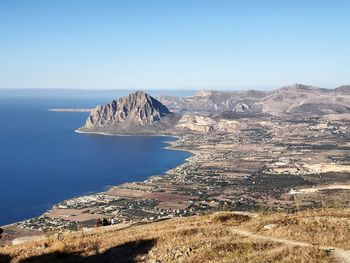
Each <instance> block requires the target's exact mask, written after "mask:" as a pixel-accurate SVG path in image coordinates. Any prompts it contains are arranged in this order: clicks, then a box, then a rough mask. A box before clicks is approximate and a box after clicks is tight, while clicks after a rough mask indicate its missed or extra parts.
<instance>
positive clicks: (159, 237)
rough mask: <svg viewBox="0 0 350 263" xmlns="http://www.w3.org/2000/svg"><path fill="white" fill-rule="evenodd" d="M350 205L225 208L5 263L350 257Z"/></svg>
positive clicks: (95, 236)
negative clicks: (290, 209)
mask: <svg viewBox="0 0 350 263" xmlns="http://www.w3.org/2000/svg"><path fill="white" fill-rule="evenodd" d="M349 217H350V210H349V209H320V210H308V211H303V212H298V213H295V214H285V213H276V214H242V213H238V212H236V213H231V212H218V213H215V214H211V215H202V216H193V217H187V218H176V219H171V220H165V221H159V222H154V223H148V224H139V225H133V226H129V227H125V226H124V227H120V226H118V225H115V226H110V227H103V228H98V229H93V230H89V231H88V230H84V231H78V232H73V233H64V234H63V235H62V236H60V238H57V235H51V236H50V235H49V236H47V237H44V238H43V239H41V240H39V241H33V242H26V243H22V244H19V245H13V246H7V247H3V248H0V254H1V260H0V262H10V260H12V261H11V262H62V261H64V262H349V252H348V251H347V250H349V249H350V243H349V242H348V237H349V235H350V229H349V224H350V220H349Z"/></svg>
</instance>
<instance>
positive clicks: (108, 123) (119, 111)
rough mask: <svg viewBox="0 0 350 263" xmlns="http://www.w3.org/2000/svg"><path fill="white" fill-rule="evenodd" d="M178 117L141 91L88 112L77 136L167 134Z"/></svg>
mask: <svg viewBox="0 0 350 263" xmlns="http://www.w3.org/2000/svg"><path fill="white" fill-rule="evenodd" d="M176 121H177V117H176V116H175V115H174V114H173V113H171V112H170V111H169V110H168V108H167V107H166V106H164V105H163V104H162V103H160V102H159V101H158V100H156V99H155V98H153V97H151V96H150V95H148V94H147V93H145V92H143V91H137V92H135V93H132V94H130V95H128V96H126V97H121V98H119V99H117V100H113V101H111V102H110V103H109V104H106V105H99V106H97V107H96V108H95V109H93V110H92V111H91V114H90V116H89V117H88V118H87V120H86V123H85V125H84V126H83V127H81V128H79V129H78V131H79V132H92V133H94V132H95V133H113V134H152V133H156V132H159V131H163V130H166V129H168V128H170V127H172V126H173V125H174V123H176Z"/></svg>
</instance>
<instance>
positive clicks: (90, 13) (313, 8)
mask: <svg viewBox="0 0 350 263" xmlns="http://www.w3.org/2000/svg"><path fill="white" fill-rule="evenodd" d="M349 11H350V1H348V0H342V1H341V0H327V1H323V0H124V1H118V0H113V1H112V0H111V1H108V0H94V1H93V0H50V1H47V0H0V88H10V89H15V88H54V89H57V88H65V89H203V88H204V89H208V88H210V89H240V90H242V89H251V88H254V89H270V88H278V87H280V86H285V85H289V84H294V83H303V84H311V85H315V86H320V87H325V88H334V87H337V86H340V85H345V84H350V79H349V78H350V74H349V69H350V44H349V43H350V15H349Z"/></svg>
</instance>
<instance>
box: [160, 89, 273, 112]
mask: <svg viewBox="0 0 350 263" xmlns="http://www.w3.org/2000/svg"><path fill="white" fill-rule="evenodd" d="M266 94H267V92H265V91H255V90H248V91H242V92H238V91H234V92H230V91H214V90H202V91H199V92H197V93H196V94H195V95H194V96H192V97H181V98H179V97H175V96H158V97H157V98H158V100H159V101H160V102H162V103H164V105H166V106H167V107H169V109H171V110H173V111H175V112H194V113H202V114H208V113H212V112H217V111H219V112H222V111H228V110H238V109H239V108H241V110H242V105H246V106H244V109H243V110H247V109H248V110H249V111H256V110H257V109H256V108H255V107H251V105H254V103H256V102H258V101H259V100H260V99H261V98H263V97H264V96H265V95H266Z"/></svg>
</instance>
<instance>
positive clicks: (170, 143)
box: [1, 129, 194, 231]
mask: <svg viewBox="0 0 350 263" xmlns="http://www.w3.org/2000/svg"><path fill="white" fill-rule="evenodd" d="M74 132H76V133H80V134H94V135H100V136H130V137H134V136H153V137H170V138H174V139H175V140H174V141H169V140H164V141H163V142H164V143H165V144H166V145H165V146H164V147H162V148H163V149H166V150H173V151H183V152H188V153H190V154H191V155H190V156H189V157H186V158H184V159H183V162H181V163H180V164H178V165H177V166H175V167H172V168H169V169H168V170H166V171H164V172H163V173H161V175H154V174H152V175H149V176H148V177H147V178H146V179H145V180H142V181H132V182H125V183H122V184H118V185H108V186H105V190H104V191H102V192H93V193H89V194H86V195H79V196H75V197H72V198H69V199H65V200H62V201H60V202H59V203H56V204H54V205H53V206H52V207H51V208H50V209H48V210H47V211H45V212H44V213H42V214H41V215H39V216H37V217H43V216H46V215H47V214H49V213H50V212H51V211H52V210H54V209H55V207H57V205H59V204H60V203H62V202H65V201H69V200H73V199H76V198H84V197H88V196H92V195H101V194H107V193H108V192H109V191H110V190H112V189H114V188H116V187H121V186H123V185H125V184H137V183H141V184H142V183H146V182H147V181H148V180H151V179H152V177H159V176H161V177H163V176H165V175H169V172H170V171H172V170H173V169H176V168H177V167H180V166H182V165H184V164H186V163H188V162H190V159H191V158H192V157H193V156H194V153H193V152H192V151H189V150H185V149H181V148H176V147H174V144H175V143H176V142H177V140H178V139H179V138H180V136H178V135H167V134H154V135H153V134H152V135H140V134H138V135H130V134H111V133H104V132H84V131H79V130H78V129H76V130H74ZM101 216H103V215H102V214H101ZM37 217H33V218H37ZM33 218H28V219H24V220H21V221H17V222H13V223H10V224H7V225H3V226H1V227H3V228H12V227H16V226H18V225H19V224H20V223H23V222H25V221H27V220H31V219H33ZM23 229H25V228H23ZM35 231H37V230H35Z"/></svg>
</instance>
